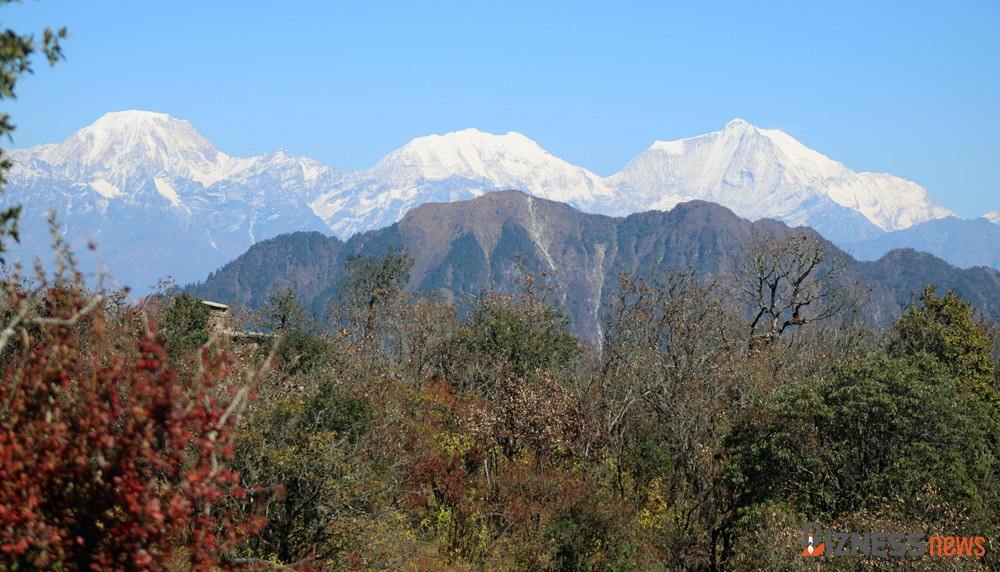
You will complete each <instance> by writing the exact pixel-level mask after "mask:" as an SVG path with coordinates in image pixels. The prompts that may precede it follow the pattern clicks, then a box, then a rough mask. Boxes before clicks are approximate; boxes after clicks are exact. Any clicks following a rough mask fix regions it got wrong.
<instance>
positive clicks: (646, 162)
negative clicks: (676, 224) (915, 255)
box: [610, 119, 954, 231]
mask: <svg viewBox="0 0 1000 572" xmlns="http://www.w3.org/2000/svg"><path fill="white" fill-rule="evenodd" d="M610 179H612V181H611V182H610V184H611V186H616V185H617V186H620V187H622V188H624V189H627V190H628V191H629V193H628V194H629V196H630V199H631V200H629V201H626V202H620V203H619V204H618V206H617V210H619V211H625V212H627V211H635V210H639V209H641V208H656V209H668V208H672V207H673V206H674V205H675V204H677V203H679V202H681V201H684V200H690V199H703V200H708V201H713V202H717V203H719V204H722V205H724V206H727V207H729V208H731V209H733V210H734V212H736V214H738V215H740V216H742V217H747V218H751V219H759V218H764V217H771V218H778V219H781V220H784V221H785V222H788V223H789V224H815V221H816V220H817V219H818V217H817V215H818V212H817V211H816V210H815V207H809V206H808V205H810V204H819V203H829V202H831V201H832V202H833V203H835V204H836V205H840V206H841V207H846V208H847V209H850V210H851V211H855V212H857V213H860V214H861V215H863V216H864V218H866V219H867V220H869V221H870V222H871V223H872V224H874V225H875V226H877V227H878V228H879V229H881V231H891V230H897V229H900V228H906V227H908V226H911V225H913V224H916V223H919V222H923V221H926V220H931V219H935V218H941V217H943V216H949V215H953V214H954V213H952V212H951V211H950V210H948V209H946V208H944V207H943V206H941V205H940V204H939V203H938V202H937V201H936V200H934V199H933V197H931V196H930V195H929V194H928V193H927V191H926V189H924V188H923V187H920V186H919V185H916V184H915V183H912V182H910V181H906V180H904V179H900V178H897V177H891V176H889V175H880V174H872V173H855V172H853V171H851V170H850V169H848V168H847V167H845V166H844V165H843V164H842V163H840V162H837V161H834V160H832V159H830V158H829V157H827V156H825V155H823V154H822V153H819V152H818V151H814V150H812V149H810V148H808V147H806V146H805V145H803V144H802V143H800V142H799V141H797V140H795V139H794V138H792V137H791V136H789V135H788V134H786V133H784V132H783V131H780V130H777V129H760V128H757V127H755V126H753V125H751V124H749V123H747V122H746V121H743V120H741V119H735V120H733V121H731V122H729V123H728V124H727V125H726V127H725V128H724V129H722V130H721V131H716V132H713V133H708V134H706V135H699V136H697V137H691V138H688V139H681V140H678V141H657V142H655V143H653V145H652V146H650V148H649V149H648V150H647V151H646V152H644V153H643V154H641V155H640V156H639V157H637V158H636V159H634V160H633V161H632V162H630V163H629V164H628V165H626V167H625V168H624V169H622V170H621V171H620V172H619V173H616V174H615V175H612V176H611V177H610ZM825 208H827V209H828V210H829V208H832V206H828V207H825ZM614 214H617V213H614Z"/></svg>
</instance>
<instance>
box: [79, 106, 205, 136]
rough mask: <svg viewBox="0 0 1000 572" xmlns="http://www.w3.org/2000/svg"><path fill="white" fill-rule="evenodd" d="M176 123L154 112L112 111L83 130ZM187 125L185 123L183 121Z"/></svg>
mask: <svg viewBox="0 0 1000 572" xmlns="http://www.w3.org/2000/svg"><path fill="white" fill-rule="evenodd" d="M168 121H178V120H177V119H174V118H173V117H170V116H169V115H167V114H166V113H157V112H155V111H140V110H138V109H128V110H124V111H112V112H110V113H105V114H104V115H102V116H101V118H100V119H98V120H97V121H95V122H94V123H92V124H91V125H90V127H85V128H84V129H94V130H99V131H112V130H115V129H121V128H122V127H124V126H126V125H136V124H142V123H147V124H148V123H154V122H168ZM184 123H187V121H184Z"/></svg>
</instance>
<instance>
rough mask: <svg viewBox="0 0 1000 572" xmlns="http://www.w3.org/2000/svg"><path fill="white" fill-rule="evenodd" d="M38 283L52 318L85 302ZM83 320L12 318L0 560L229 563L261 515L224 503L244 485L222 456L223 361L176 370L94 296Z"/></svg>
mask: <svg viewBox="0 0 1000 572" xmlns="http://www.w3.org/2000/svg"><path fill="white" fill-rule="evenodd" d="M47 296H48V302H49V303H47V304H46V305H45V306H46V311H47V312H49V316H50V317H52V318H62V319H65V318H69V317H71V316H73V315H74V314H75V313H77V312H79V311H80V309H81V308H83V307H84V304H85V302H86V300H85V299H84V298H83V297H82V296H79V295H77V294H75V293H73V292H71V291H68V290H52V291H50V292H49V293H48V295H47ZM22 303H23V302H22ZM86 321H87V322H88V324H87V327H86V328H81V327H79V324H77V325H76V326H71V325H67V323H65V322H64V323H61V324H53V323H49V324H44V323H43V324H42V325H41V326H40V330H41V331H40V332H37V333H36V334H35V335H33V336H30V339H29V337H28V334H27V332H26V331H24V333H22V334H21V335H22V336H24V339H22V340H21V341H22V342H23V343H24V347H25V348H27V347H28V345H29V344H30V350H27V351H26V352H25V354H24V355H23V356H22V357H21V359H19V360H15V361H16V362H17V363H15V364H14V365H13V366H9V367H8V369H7V371H6V373H5V375H4V378H3V381H2V383H0V523H3V524H2V525H0V567H2V568H22V569H42V568H45V569H54V568H60V569H67V570H93V569H98V570H101V569H126V570H166V569H171V568H174V567H176V566H178V564H182V565H184V566H189V567H192V568H195V569H213V568H214V567H217V566H223V567H226V568H228V567H229V566H228V564H227V563H226V562H224V561H223V560H222V556H220V555H223V554H225V553H226V552H227V551H229V550H231V549H232V548H233V547H234V546H235V545H236V544H237V543H238V542H239V541H240V539H241V538H242V536H243V535H245V534H247V533H249V532H252V529H254V528H256V527H257V526H259V524H260V523H258V522H253V523H237V522H234V519H233V516H232V513H231V511H230V510H229V508H228V503H227V500H228V499H229V498H231V497H241V496H242V495H243V494H244V491H243V489H242V488H241V487H240V485H239V478H238V475H236V474H235V473H233V472H231V471H229V470H226V469H225V467H224V466H223V461H224V460H225V459H226V458H227V457H229V456H231V455H232V450H233V444H234V437H235V429H233V423H234V420H233V419H227V413H226V411H227V407H228V405H229V402H230V401H231V399H226V398H220V397H219V396H218V395H217V394H216V390H217V385H218V382H220V381H221V380H223V379H225V378H226V377H227V376H228V375H230V373H231V371H232V368H233V362H232V360H231V359H229V358H228V357H226V356H225V355H221V356H220V357H216V358H212V359H208V358H206V359H205V360H204V363H203V364H202V365H203V367H202V368H201V373H200V375H194V376H190V377H188V378H185V377H184V376H181V375H179V374H178V372H177V371H176V370H175V369H174V368H173V367H171V366H170V365H169V364H167V360H166V353H165V352H164V348H163V344H162V342H161V341H160V339H159V338H157V337H156V336H155V334H154V333H153V332H152V330H151V329H149V331H147V332H145V333H144V334H138V335H136V334H131V335H129V334H128V333H127V332H126V331H125V330H124V328H121V327H118V328H114V327H111V326H109V325H108V320H107V318H106V317H105V316H104V313H103V312H102V311H101V309H97V310H95V311H94V313H93V315H91V316H87V317H86ZM206 353H207V352H206ZM231 413H232V411H230V412H229V414H231Z"/></svg>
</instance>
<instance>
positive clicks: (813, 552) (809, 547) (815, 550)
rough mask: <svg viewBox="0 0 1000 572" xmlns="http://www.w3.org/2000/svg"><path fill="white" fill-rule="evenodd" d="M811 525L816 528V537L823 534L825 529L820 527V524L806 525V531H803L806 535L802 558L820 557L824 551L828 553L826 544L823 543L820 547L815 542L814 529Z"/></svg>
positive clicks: (810, 523) (809, 523) (808, 523)
mask: <svg viewBox="0 0 1000 572" xmlns="http://www.w3.org/2000/svg"><path fill="white" fill-rule="evenodd" d="M810 525H813V526H815V527H816V536H819V535H821V534H823V529H822V528H821V527H820V525H819V523H818V522H807V523H805V530H804V531H803V532H804V533H805V534H804V535H803V536H804V538H803V540H804V543H805V548H804V549H803V550H802V556H819V555H821V554H823V552H824V551H826V543H825V542H821V543H820V544H819V546H817V545H816V541H815V540H813V532H812V527H811V526H810Z"/></svg>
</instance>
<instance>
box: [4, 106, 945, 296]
mask: <svg viewBox="0 0 1000 572" xmlns="http://www.w3.org/2000/svg"><path fill="white" fill-rule="evenodd" d="M10 154H11V157H12V158H13V159H14V161H15V168H14V169H13V170H12V171H11V173H10V184H9V185H8V187H9V189H10V191H11V192H10V193H8V195H7V198H6V200H7V201H12V200H13V201H19V202H22V203H23V204H25V205H32V208H34V205H45V204H56V205H57V208H59V209H60V212H61V213H62V214H63V216H64V217H66V220H67V221H68V222H69V221H71V220H72V219H73V217H74V216H77V215H78V213H90V214H79V216H86V217H90V219H89V220H90V221H91V222H88V223H87V224H89V225H90V227H91V228H99V227H100V225H104V224H108V225H115V224H118V223H116V222H115V219H113V218H112V215H111V214H108V213H113V212H114V213H126V214H125V215H122V214H119V215H115V216H118V220H141V219H142V218H143V217H146V218H148V213H154V212H155V213H156V214H154V216H159V217H161V218H162V217H164V216H167V217H170V220H169V221H166V222H163V225H164V226H163V228H164V229H166V228H168V226H169V225H174V226H169V228H170V230H163V231H162V232H161V234H162V235H163V236H162V237H160V238H157V240H160V239H162V240H163V241H164V245H163V246H162V249H163V250H164V251H166V250H169V248H170V246H169V245H170V243H171V240H173V239H174V238H175V235H177V236H180V235H181V234H184V236H185V237H186V238H185V239H186V240H189V241H191V242H190V244H200V242H198V241H201V240H202V237H207V239H206V240H208V242H205V248H206V249H207V248H211V249H213V251H217V253H218V254H217V256H218V257H222V256H229V255H230V254H232V253H233V252H236V253H238V252H241V251H242V250H241V249H244V250H245V248H246V247H249V246H250V245H251V244H253V243H254V242H256V241H257V240H262V239H264V238H268V237H270V236H274V235H276V234H280V233H282V232H291V231H295V230H314V229H320V230H323V231H326V232H329V231H333V232H334V233H335V234H336V235H338V236H340V237H341V238H347V237H349V236H350V235H352V234H354V233H356V232H361V231H365V230H369V229H374V228H378V227H382V226H387V225H390V224H392V223H394V222H396V221H398V220H399V219H401V218H402V216H403V215H404V214H405V213H406V212H407V211H409V210H410V209H412V208H414V207H416V206H419V205H420V204H423V203H426V202H450V201H456V200H463V199H469V198H473V197H476V196H479V195H481V194H483V193H485V192H489V191H494V190H503V189H517V190H520V191H524V192H526V193H528V194H531V195H534V196H537V197H541V198H546V199H551V200H556V201H560V202H566V203H569V204H571V205H573V206H575V207H576V208H578V209H580V210H583V211H587V212H595V213H602V214H610V215H627V214H631V213H633V212H638V211H643V210H649V209H660V210H666V209H670V208H672V207H673V206H674V205H676V204H677V203H678V202H681V201H685V200H690V199H703V200H708V201H713V202H716V203H719V204H722V205H723V206H726V207H728V208H730V209H732V210H733V211H735V212H736V214H738V215H740V216H742V217H746V218H751V219H759V218H763V217H772V218H778V219H781V220H783V221H785V222H787V223H790V224H793V225H798V224H809V225H811V226H814V227H815V228H817V230H820V232H821V233H824V234H825V235H827V233H829V234H828V237H829V238H831V239H833V240H835V241H837V240H845V239H853V238H854V237H860V238H865V237H869V236H876V235H878V234H880V233H882V232H883V231H884V230H888V229H894V228H905V227H906V226H909V225H912V224H916V223H918V222H922V221H926V220H930V219H933V218H939V217H941V216H946V215H947V214H952V213H951V211H948V210H947V209H944V208H943V207H941V206H940V205H939V204H938V203H937V202H936V201H934V200H933V198H931V197H930V196H929V195H928V194H927V192H926V190H925V189H923V188H922V187H920V186H918V185H916V184H915V183H911V182H909V181H905V180H903V179H899V178H896V177H891V176H889V175H880V174H871V173H854V172H853V171H851V170H850V169H848V168H846V167H845V166H844V165H843V164H841V163H838V162H836V161H833V160H831V159H829V158H828V157H826V156H824V155H822V154H821V153H819V152H817V151H814V150H812V149H809V148H808V147H806V146H804V145H802V144H801V143H799V142H798V141H796V140H795V139H794V138H792V137H791V136H789V135H787V134H785V133H784V132H782V131H779V130H776V129H775V130H767V129H760V128H758V127H755V126H754V125H752V124H750V123H748V122H746V121H743V120H741V119H734V120H733V121H730V122H729V123H728V124H727V125H726V126H725V128H723V129H722V130H720V131H716V132H713V133H708V134H705V135H700V136H697V137H691V138H687V139H681V140H678V141H669V142H668V141H657V142H654V143H653V145H651V146H650V147H649V149H647V151H645V152H644V153H642V154H641V155H639V156H638V157H636V158H635V159H634V160H633V161H631V162H630V163H629V164H628V165H626V166H625V167H624V168H623V169H622V170H621V171H619V172H618V173H616V174H614V175H612V176H610V177H607V178H603V177H600V176H598V175H596V174H594V173H592V172H590V171H589V170H587V169H585V168H583V167H579V166H576V165H572V164H570V163H568V162H566V161H564V160H562V159H560V158H558V157H555V156H553V155H551V154H550V153H549V152H547V151H546V150H544V149H543V148H542V147H540V146H539V145H538V144H537V143H536V142H534V141H532V140H531V139H529V138H528V137H526V136H524V135H522V134H520V133H516V132H508V133H507V134H505V135H493V134H490V133H485V132H482V131H479V130H476V129H466V130H463V131H457V132H453V133H447V134H444V135H430V136H427V137H420V138H416V139H413V140H412V141H410V142H409V143H407V144H406V145H404V146H403V147H401V148H399V149H397V150H396V151H393V152H392V153H390V154H389V155H387V156H385V157H384V158H383V159H382V160H380V161H379V162H378V163H377V164H376V165H374V166H373V167H372V168H370V169H367V170H361V171H341V170H337V169H332V168H330V167H327V166H326V165H323V164H322V163H320V162H318V161H314V160H312V159H308V158H305V157H302V158H296V157H295V156H293V155H292V154H291V153H289V152H288V151H287V150H284V149H279V150H278V151H276V152H274V153H271V154H265V155H259V156H257V157H251V158H245V159H243V158H236V157H230V156H229V155H226V154H225V153H222V152H220V151H218V150H217V149H215V147H214V146H212V144H211V143H209V142H208V141H207V140H206V139H205V138H204V137H202V136H201V135H200V134H199V133H198V132H197V131H196V130H195V129H194V127H193V126H192V125H191V124H190V123H188V122H187V121H181V120H176V119H173V118H171V117H170V116H169V115H166V114H162V113H151V112H142V111H125V112H116V113H109V114H106V115H105V116H103V117H102V118H100V119H99V120H98V121H97V122H95V123H94V124H93V125H91V126H89V127H86V128H84V129H81V130H80V131H78V132H77V133H75V134H73V135H72V136H70V137H69V138H67V139H66V141H63V142H62V143H59V144H50V145H41V146H37V147H32V148H30V149H21V150H12V151H11V152H10ZM19 193H20V194H19ZM144 209H145V210H144ZM146 211H148V213H147V214H143V213H144V212H146ZM95 217H96V218H95ZM168 223H169V225H168ZM123 248H124V247H123ZM212 256H213V257H215V256H216V255H215V254H213V255H212ZM206 260H209V258H208V257H206ZM210 260H212V261H218V260H222V259H221V258H211V259H210ZM222 261H223V262H224V261H225V260H222ZM184 263H185V261H178V264H184ZM204 264H209V262H205V263H204ZM211 269H214V267H213V268H209V270H211ZM200 270H201V269H200V268H199V272H200ZM190 271H191V272H195V269H194V268H192V269H191V270H190ZM206 272H207V271H206ZM203 275H204V274H203V273H202V274H201V275H193V276H176V277H177V278H180V279H197V278H200V277H202V276H203Z"/></svg>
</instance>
